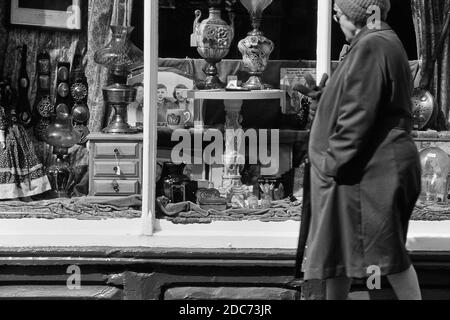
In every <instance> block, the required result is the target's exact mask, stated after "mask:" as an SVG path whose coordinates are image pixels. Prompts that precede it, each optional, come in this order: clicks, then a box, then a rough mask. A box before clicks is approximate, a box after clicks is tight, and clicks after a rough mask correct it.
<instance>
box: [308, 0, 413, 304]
mask: <svg viewBox="0 0 450 320" xmlns="http://www.w3.org/2000/svg"><path fill="white" fill-rule="evenodd" d="M389 9H390V2H389V0H336V1H335V7H334V10H335V11H336V12H335V15H334V20H335V21H336V22H337V23H339V24H340V27H341V29H342V31H343V32H344V34H345V36H346V38H347V41H348V42H349V43H350V47H349V50H348V52H347V54H346V56H345V57H344V58H343V60H342V62H341V63H340V65H339V67H338V68H337V70H336V71H335V72H334V74H333V76H332V77H331V79H330V80H329V83H328V85H327V87H326V89H325V90H324V92H323V94H322V96H321V99H320V103H319V106H318V109H317V112H316V116H315V120H314V123H313V126H312V129H311V137H310V150H309V153H310V161H311V203H312V217H311V224H310V232H309V236H308V241H307V247H306V253H305V257H304V262H303V271H304V272H305V279H306V280H313V279H322V280H327V298H328V299H347V298H348V293H349V291H350V286H351V282H352V279H365V278H369V277H370V276H372V275H373V272H374V270H375V271H376V270H379V271H380V272H381V276H387V277H388V279H389V281H390V283H391V285H392V287H393V289H394V291H395V292H396V294H397V296H398V298H399V299H421V294H420V288H419V284H418V280H417V275H416V272H415V270H414V268H413V266H412V265H411V261H410V258H409V256H408V252H407V250H406V237H407V232H408V222H409V219H410V217H411V214H412V211H413V208H414V205H415V203H416V201H417V199H418V196H419V193H420V186H421V179H420V172H421V171H420V170H421V169H420V160H419V155H418V151H417V148H416V146H415V144H414V141H413V140H412V138H411V136H410V131H411V128H412V111H411V108H412V106H411V94H412V84H413V82H412V77H411V72H410V68H409V64H408V58H407V55H406V53H405V50H404V48H403V45H402V43H401V41H400V40H399V38H398V37H397V35H396V34H395V32H394V31H393V30H392V29H391V28H390V27H389V26H388V25H387V24H386V23H385V22H384V21H385V19H386V17H387V14H388V12H389ZM380 20H381V21H380Z"/></svg>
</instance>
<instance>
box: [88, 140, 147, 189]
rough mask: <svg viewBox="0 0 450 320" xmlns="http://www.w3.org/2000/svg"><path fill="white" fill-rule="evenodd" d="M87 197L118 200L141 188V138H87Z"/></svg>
mask: <svg viewBox="0 0 450 320" xmlns="http://www.w3.org/2000/svg"><path fill="white" fill-rule="evenodd" d="M88 141H89V195H90V196H106V197H109V196H111V197H120V196H130V195H134V194H140V193H141V189H142V161H143V136H142V134H133V135H125V134H124V135H114V134H103V133H94V134H91V135H89V137H88Z"/></svg>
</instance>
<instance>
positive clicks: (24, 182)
mask: <svg viewBox="0 0 450 320" xmlns="http://www.w3.org/2000/svg"><path fill="white" fill-rule="evenodd" d="M0 86H1V88H0V89H1V90H0V96H1V99H0V105H1V107H0V108H1V109H3V111H4V112H3V113H2V114H1V119H0V120H1V122H3V123H4V124H6V125H7V128H6V130H5V131H6V132H5V138H6V139H5V145H6V147H5V148H1V149H0V199H1V200H4V199H15V198H20V197H29V196H35V195H38V194H41V193H44V192H46V191H48V190H50V189H51V186H50V182H49V180H48V178H47V176H46V174H45V171H44V167H43V165H42V164H41V162H40V161H39V160H38V158H37V156H36V153H35V151H34V147H33V144H32V143H31V141H30V139H29V137H28V134H27V132H26V130H25V129H24V128H23V126H21V125H19V124H18V123H17V119H16V117H15V110H14V108H12V107H11V105H12V101H13V100H12V95H11V91H10V90H8V89H5V88H6V87H5V86H6V85H5V83H1V84H0Z"/></svg>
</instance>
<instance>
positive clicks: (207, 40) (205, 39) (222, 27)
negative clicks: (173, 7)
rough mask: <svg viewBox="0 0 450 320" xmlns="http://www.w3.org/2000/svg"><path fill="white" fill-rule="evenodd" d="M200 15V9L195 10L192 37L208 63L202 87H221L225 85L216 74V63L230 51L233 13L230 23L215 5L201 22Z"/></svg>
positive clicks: (232, 36) (232, 33)
mask: <svg viewBox="0 0 450 320" xmlns="http://www.w3.org/2000/svg"><path fill="white" fill-rule="evenodd" d="M201 16H202V13H201V11H200V10H196V11H195V21H194V38H195V45H196V47H197V51H198V53H199V54H200V55H201V56H202V58H204V59H205V60H206V62H207V63H208V65H207V67H206V68H205V70H204V72H205V74H206V80H205V83H204V88H205V89H218V88H223V87H225V85H224V84H223V83H222V82H221V81H220V79H219V77H218V75H217V74H218V72H217V67H216V64H217V63H219V62H220V61H221V60H222V59H223V58H225V56H226V55H227V54H228V52H229V51H230V46H231V42H232V41H233V38H234V15H233V14H230V21H231V25H228V24H227V23H226V22H225V21H224V20H222V18H221V14H220V10H219V9H217V8H215V7H212V8H210V9H209V17H208V18H207V19H205V20H203V21H202V22H200V18H201Z"/></svg>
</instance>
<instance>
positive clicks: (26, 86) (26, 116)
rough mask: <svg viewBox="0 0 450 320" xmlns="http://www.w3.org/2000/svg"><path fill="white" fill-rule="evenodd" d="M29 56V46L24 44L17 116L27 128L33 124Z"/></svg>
mask: <svg viewBox="0 0 450 320" xmlns="http://www.w3.org/2000/svg"><path fill="white" fill-rule="evenodd" d="M27 56H28V47H27V45H26V44H24V45H23V46H22V52H21V63H20V71H19V81H18V84H17V88H18V97H17V118H18V120H19V121H20V123H21V124H22V125H23V126H24V127H25V128H29V127H30V126H31V125H32V120H33V119H32V113H31V105H30V100H29V97H28V94H29V91H30V78H29V77H28V72H27Z"/></svg>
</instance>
